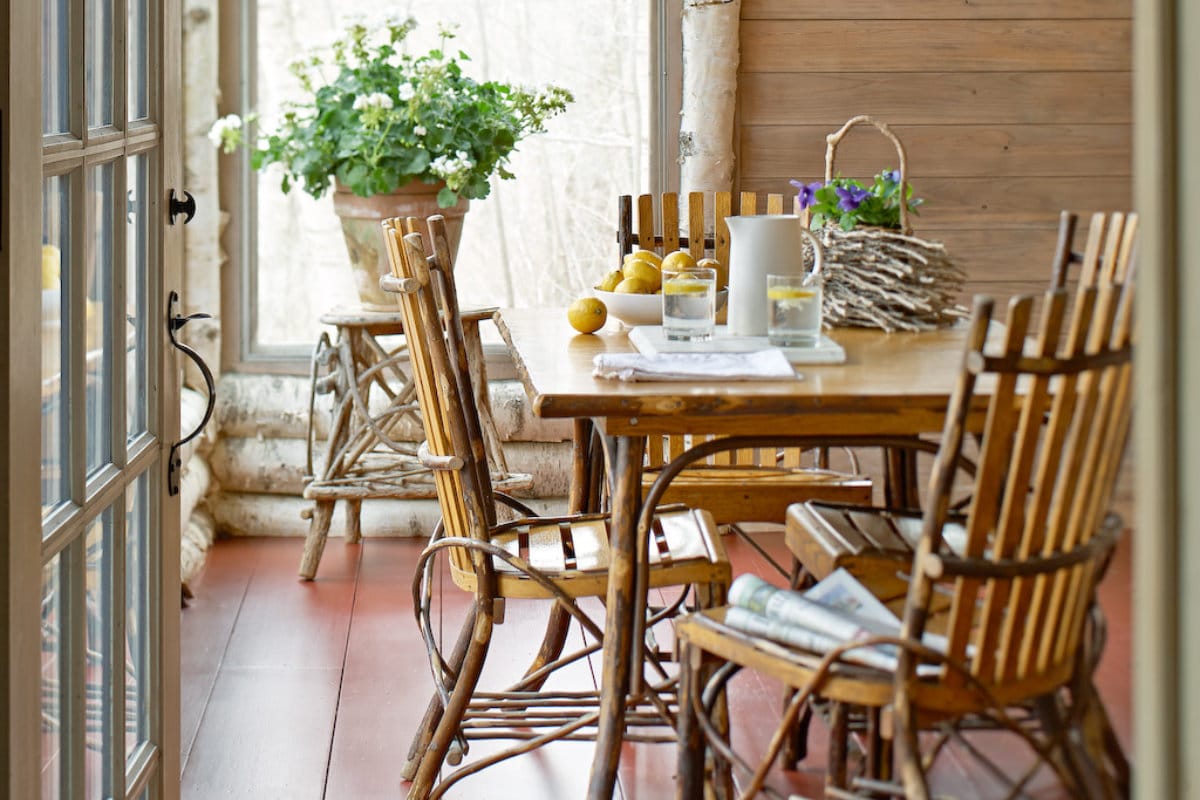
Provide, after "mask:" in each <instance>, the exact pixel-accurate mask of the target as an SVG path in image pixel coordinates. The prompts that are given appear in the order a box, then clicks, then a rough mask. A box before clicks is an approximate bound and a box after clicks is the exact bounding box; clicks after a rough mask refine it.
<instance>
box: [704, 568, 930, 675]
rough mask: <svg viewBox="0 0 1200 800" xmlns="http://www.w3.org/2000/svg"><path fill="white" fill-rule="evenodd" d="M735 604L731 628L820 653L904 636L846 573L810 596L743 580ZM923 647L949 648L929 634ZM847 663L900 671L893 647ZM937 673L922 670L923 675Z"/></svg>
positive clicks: (732, 598) (863, 650)
mask: <svg viewBox="0 0 1200 800" xmlns="http://www.w3.org/2000/svg"><path fill="white" fill-rule="evenodd" d="M729 602H730V608H729V610H728V611H727V612H726V614H725V622H726V624H727V625H729V626H730V627H731V628H736V629H737V630H741V631H745V632H746V633H750V634H753V635H755V636H762V637H764V638H767V639H771V640H773V641H777V642H780V643H782V644H786V645H790V646H792V647H799V648H802V649H805V650H811V651H814V652H818V653H822V652H828V651H829V650H831V649H833V648H834V647H837V646H840V645H843V644H846V643H847V642H854V641H862V640H864V639H867V638H870V637H872V636H898V635H899V634H900V620H899V618H897V617H896V615H895V614H893V613H892V612H891V610H889V609H888V607H887V606H885V605H884V604H883V603H882V602H880V600H879V599H878V598H877V597H875V596H874V595H873V594H871V592H870V591H869V590H868V589H867V588H866V587H865V586H863V585H862V584H861V583H859V582H858V580H857V579H855V578H854V576H853V575H851V574H850V573H849V572H847V571H846V570H844V569H838V570H835V571H834V572H833V573H831V574H830V575H829V576H828V577H826V578H824V579H823V580H821V581H820V582H819V583H817V584H816V585H815V586H813V587H812V588H811V589H809V590H808V591H806V592H798V591H793V590H790V589H780V588H778V587H776V586H772V585H771V584H769V583H767V582H766V581H764V580H763V579H762V578H759V577H758V576H757V575H749V574H746V575H739V576H738V577H737V578H736V579H735V580H734V581H733V584H732V585H730V587H729ZM923 641H924V642H925V644H927V645H928V646H930V647H933V648H935V649H937V648H939V646H940V647H941V648H942V649H944V647H945V638H944V637H941V636H936V635H933V634H927V635H926V636H925V637H924V639H923ZM844 658H845V660H846V661H853V662H855V663H859V664H863V665H865V666H869V667H874V668H876V669H881V670H886V671H892V670H895V669H896V667H897V665H898V658H897V650H896V648H895V647H894V646H892V645H883V644H879V645H872V646H870V647H860V648H855V649H853V650H850V651H849V652H847V653H846V654H845V656H844ZM937 670H938V667H937V666H934V665H922V666H921V667H919V668H918V670H917V673H918V674H920V675H924V674H930V673H935V672H936V671H937Z"/></svg>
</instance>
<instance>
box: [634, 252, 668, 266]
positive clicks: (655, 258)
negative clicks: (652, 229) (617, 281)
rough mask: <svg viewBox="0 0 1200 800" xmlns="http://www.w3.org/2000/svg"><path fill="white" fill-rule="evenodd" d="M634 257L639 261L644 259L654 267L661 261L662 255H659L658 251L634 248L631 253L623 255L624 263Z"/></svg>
mask: <svg viewBox="0 0 1200 800" xmlns="http://www.w3.org/2000/svg"><path fill="white" fill-rule="evenodd" d="M634 259H636V260H639V261H646V262H648V263H650V264H653V265H654V266H656V267H657V266H660V265H661V264H662V261H663V260H662V256H660V255H659V254H658V253H656V252H654V251H653V250H634V251H633V252H632V253H630V254H629V255H627V256H625V263H629V262H630V261H631V260H634Z"/></svg>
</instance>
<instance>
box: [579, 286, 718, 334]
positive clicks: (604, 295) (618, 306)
mask: <svg viewBox="0 0 1200 800" xmlns="http://www.w3.org/2000/svg"><path fill="white" fill-rule="evenodd" d="M592 295H593V296H595V297H597V298H599V299H600V301H601V302H602V303H604V307H605V308H607V309H608V315H609V316H610V317H616V318H617V319H619V320H621V322H624V323H625V324H626V325H629V326H634V325H661V324H662V295H661V294H623V293H618V292H602V291H600V290H599V289H592ZM728 297H729V292H728V291H727V290H725V289H722V290H721V291H719V292H717V309H721V308H724V306H725V300H726V299H727V298H728Z"/></svg>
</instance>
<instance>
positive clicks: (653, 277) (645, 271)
mask: <svg viewBox="0 0 1200 800" xmlns="http://www.w3.org/2000/svg"><path fill="white" fill-rule="evenodd" d="M621 271H622V272H623V273H624V275H625V277H626V278H637V279H639V280H642V281H645V282H646V283H647V284H648V285H649V286H650V291H655V290H656V289H658V287H660V286H662V273H661V272H659V271H658V267H656V266H654V265H653V264H651V263H650V262H648V261H643V260H641V259H640V258H635V259H633V260H632V261H630V262H629V263H627V264H626V265H625V268H624V269H623V270H621Z"/></svg>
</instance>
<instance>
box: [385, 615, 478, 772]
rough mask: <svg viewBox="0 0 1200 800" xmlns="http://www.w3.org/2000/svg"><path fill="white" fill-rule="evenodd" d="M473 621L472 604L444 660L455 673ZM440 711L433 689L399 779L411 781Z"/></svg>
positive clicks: (472, 627) (441, 710)
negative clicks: (456, 638) (447, 657)
mask: <svg viewBox="0 0 1200 800" xmlns="http://www.w3.org/2000/svg"><path fill="white" fill-rule="evenodd" d="M474 621H475V607H474V605H472V606H471V610H470V611H468V613H467V620H466V622H464V623H463V626H462V630H461V631H459V634H458V641H457V642H455V643H454V649H453V650H451V651H450V658H449V659H448V660H447V662H446V663H447V664H448V666H449V667H450V669H451V670H452V671H453V672H454V673H455V674H457V673H458V672H459V671H460V670H461V669H462V665H463V660H464V659H465V658H466V656H467V648H468V647H469V646H470V644H471V636H472V634H473V633H474V630H475V626H474ZM442 712H443V708H442V696H441V694H439V693H438V691H437V690H436V689H434V691H433V697H431V698H429V705H428V706H426V707H425V715H424V716H423V717H422V718H421V724H420V725H419V726H418V727H417V731H416V733H414V734H413V740H412V744H410V745H409V748H408V759H407V760H406V761H405V762H404V767H403V769H401V770H400V777H401V779H403V780H406V781H411V780H412V779H413V777H414V776H415V775H416V774H417V768H418V767H419V766H420V765H421V759H422V758H424V756H425V751H426V750H427V749H428V748H429V742H430V741H431V740H432V739H433V732H434V731H435V730H436V729H437V726H438V725H439V724H440V723H441V721H442Z"/></svg>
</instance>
